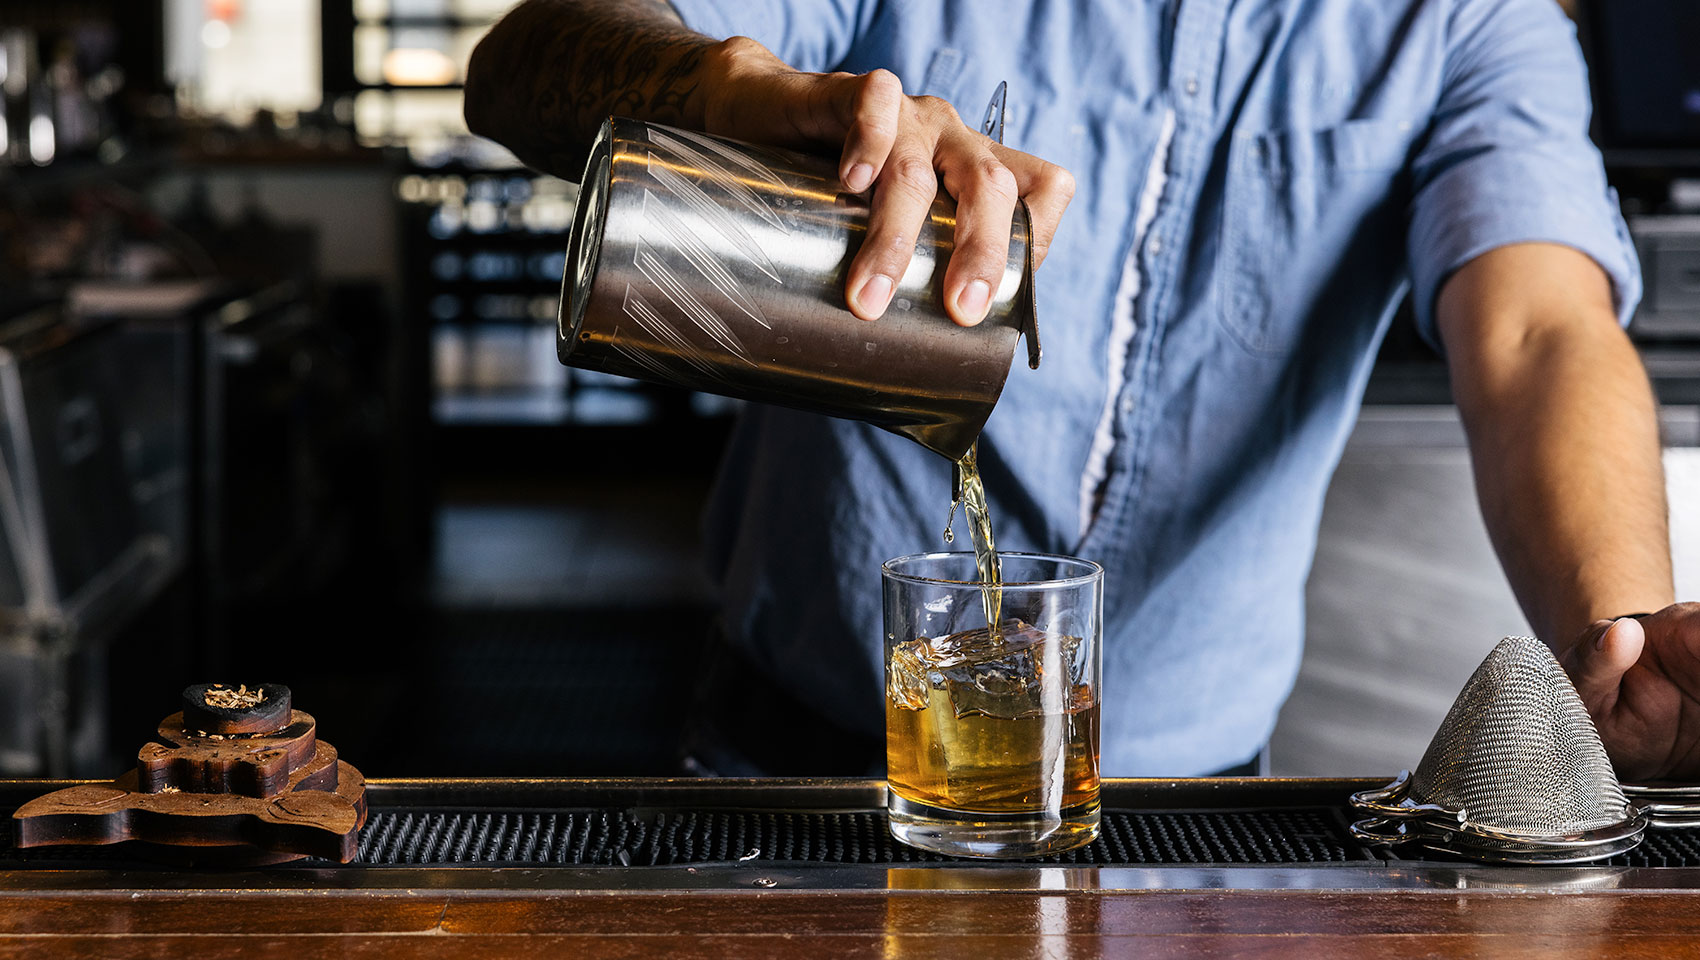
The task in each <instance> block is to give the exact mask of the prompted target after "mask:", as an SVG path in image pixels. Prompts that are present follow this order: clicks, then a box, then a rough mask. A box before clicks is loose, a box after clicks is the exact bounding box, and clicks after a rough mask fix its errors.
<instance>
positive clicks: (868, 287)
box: [856, 273, 891, 317]
mask: <svg viewBox="0 0 1700 960" xmlns="http://www.w3.org/2000/svg"><path fill="white" fill-rule="evenodd" d="M890 302H891V278H890V277H888V276H886V275H885V274H883V273H876V274H874V275H873V276H871V277H869V278H868V279H867V281H866V282H864V283H863V284H862V289H860V290H858V291H856V305H857V306H859V307H861V308H862V312H863V313H864V314H866V315H868V316H870V317H877V316H879V315H880V314H882V313H884V312H885V305H886V304H887V303H890Z"/></svg>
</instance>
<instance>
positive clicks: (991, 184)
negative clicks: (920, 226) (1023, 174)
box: [979, 156, 1017, 203]
mask: <svg viewBox="0 0 1700 960" xmlns="http://www.w3.org/2000/svg"><path fill="white" fill-rule="evenodd" d="M979 179H980V182H981V183H982V184H983V189H984V190H985V191H986V192H987V193H989V194H991V195H992V196H994V197H997V198H998V199H1000V200H1008V201H1010V202H1011V203H1013V202H1015V198H1016V196H1017V188H1016V184H1015V174H1013V173H1011V172H1010V169H1009V168H1008V167H1006V166H1004V165H1003V164H1002V163H1001V162H999V161H998V159H997V158H996V157H992V156H987V157H983V158H981V160H980V163H979Z"/></svg>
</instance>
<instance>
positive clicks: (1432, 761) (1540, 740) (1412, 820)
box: [1352, 637, 1646, 862]
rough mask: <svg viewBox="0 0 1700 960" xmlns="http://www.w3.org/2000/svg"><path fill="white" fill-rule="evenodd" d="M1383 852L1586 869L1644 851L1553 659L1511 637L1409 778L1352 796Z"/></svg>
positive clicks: (1361, 828)
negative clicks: (1419, 850)
mask: <svg viewBox="0 0 1700 960" xmlns="http://www.w3.org/2000/svg"><path fill="white" fill-rule="evenodd" d="M1352 805H1353V806H1355V807H1357V808H1358V809H1360V810H1364V811H1366V812H1369V813H1372V814H1375V815H1376V816H1375V819H1372V820H1366V821H1363V822H1361V823H1358V824H1354V825H1353V832H1354V833H1355V834H1357V835H1358V836H1359V837H1360V838H1361V839H1365V840H1369V841H1371V842H1377V843H1400V842H1405V841H1418V842H1421V843H1423V844H1424V845H1425V846H1428V847H1430V848H1431V849H1437V850H1444V851H1446V852H1449V853H1456V854H1459V855H1462V856H1467V857H1473V858H1476V859H1487V860H1500V861H1514V862H1580V861H1586V860H1594V859H1599V858H1602V857H1608V856H1611V855H1612V854H1615V853H1619V852H1621V851H1623V850H1627V849H1629V848H1631V847H1633V846H1634V845H1635V844H1636V843H1638V842H1640V839H1641V834H1642V831H1643V830H1644V829H1645V826H1646V821H1645V819H1644V818H1643V817H1642V815H1641V812H1640V811H1639V810H1638V809H1637V808H1636V807H1635V806H1634V805H1632V804H1631V803H1630V802H1629V799H1628V798H1627V797H1626V796H1624V792H1623V788H1622V787H1621V786H1619V784H1618V781H1617V774H1616V773H1615V772H1614V771H1613V770H1612V765H1611V759H1610V758H1609V757H1608V756H1607V755H1606V750H1605V745H1604V744H1603V743H1601V742H1600V735H1599V732H1598V731H1597V730H1595V728H1594V723H1593V720H1592V719H1591V718H1589V716H1588V711H1587V709H1586V708H1585V707H1583V706H1582V699H1581V698H1580V697H1579V696H1577V695H1576V688H1575V687H1573V686H1571V684H1570V678H1569V677H1567V676H1565V673H1564V669H1563V668H1562V667H1560V666H1559V665H1558V661H1556V660H1554V659H1553V656H1552V653H1551V651H1549V650H1548V649H1547V648H1546V645H1545V644H1543V643H1541V642H1540V641H1539V640H1535V639H1533V638H1530V637H1507V638H1506V639H1504V640H1502V641H1500V643H1499V645H1498V646H1496V647H1495V648H1494V649H1493V652H1492V653H1490V654H1488V657H1487V659H1486V660H1484V661H1483V662H1482V665H1481V666H1480V667H1478V668H1476V672H1475V673H1474V674H1472V675H1471V676H1470V679H1469V681H1468V682H1467V683H1465V684H1464V689H1463V690H1462V691H1461V692H1460V693H1459V694H1458V699H1457V700H1456V701H1455V702H1454V703H1453V704H1452V709H1451V710H1449V711H1447V714H1446V719H1444V720H1442V721H1441V724H1440V729H1439V730H1437V731H1435V735H1434V740H1433V741H1431V742H1430V743H1429V747H1428V750H1427V752H1425V753H1424V754H1423V758H1422V761H1421V762H1420V763H1419V764H1418V765H1417V770H1416V773H1415V774H1413V775H1405V774H1401V775H1400V777H1399V779H1397V780H1395V781H1394V782H1393V783H1392V784H1389V785H1388V786H1387V787H1385V788H1383V789H1381V790H1372V791H1366V792H1363V793H1359V794H1356V795H1354V796H1353V797H1352Z"/></svg>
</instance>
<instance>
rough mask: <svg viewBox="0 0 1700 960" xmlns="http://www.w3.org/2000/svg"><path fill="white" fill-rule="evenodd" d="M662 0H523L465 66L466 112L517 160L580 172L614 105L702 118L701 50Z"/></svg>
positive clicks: (673, 118)
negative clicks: (512, 153) (603, 122)
mask: <svg viewBox="0 0 1700 960" xmlns="http://www.w3.org/2000/svg"><path fill="white" fill-rule="evenodd" d="M713 45H714V41H713V40H710V39H709V38H707V37H704V36H702V35H701V34H698V33H693V32H691V31H690V30H687V29H686V28H685V26H684V24H683V23H682V22H681V21H680V20H679V16H678V14H677V13H675V12H674V11H673V8H672V7H671V6H670V5H669V4H668V3H667V0H526V2H525V3H522V4H520V5H519V6H518V7H515V8H514V9H513V10H512V11H511V12H509V13H508V15H507V16H506V17H504V18H503V19H502V21H501V22H500V23H498V24H496V26H495V27H494V28H493V29H491V31H490V33H489V35H488V36H486V37H485V38H484V39H483V40H482V41H480V42H479V44H478V47H477V49H475V50H474V51H473V52H472V60H471V62H470V63H469V64H468V65H467V71H466V122H467V126H469V127H470V128H471V129H472V131H473V132H474V133H478V134H482V135H483V136H487V137H490V138H491V139H494V140H497V141H499V142H501V143H502V144H504V145H505V146H507V147H508V149H510V150H512V151H513V152H514V153H515V155H517V156H518V157H519V158H520V159H521V160H524V161H525V162H526V163H528V164H530V165H531V166H533V167H536V168H538V169H540V170H544V171H547V172H549V173H553V174H555V175H557V176H563V177H568V178H576V177H578V176H579V174H580V172H581V171H582V168H583V165H584V157H585V154H586V152H587V151H588V150H589V147H590V142H591V140H592V139H594V138H595V136H596V131H597V129H598V128H599V127H600V126H601V125H602V121H603V119H604V118H606V117H607V116H609V115H610V114H619V115H622V116H635V117H642V118H645V119H649V120H659V121H662V122H667V123H679V124H684V125H688V126H700V125H701V114H702V104H701V102H700V97H699V96H698V92H699V88H700V86H701V78H700V71H701V67H702V62H703V56H704V54H705V53H706V52H707V51H708V49H709V48H710V47H711V46H713Z"/></svg>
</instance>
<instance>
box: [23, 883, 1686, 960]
mask: <svg viewBox="0 0 1700 960" xmlns="http://www.w3.org/2000/svg"><path fill="white" fill-rule="evenodd" d="M1697 907H1700V894H1681V893H1644V892H1613V893H1589V894H1539V895H1529V894H1506V893H1479V892H1477V893H1456V894H1448V893H1415V892H1355V893H1354V892H1347V893H1341V892H1322V891H1218V892H1198V891H1172V892H1171V891H1140V892H1133V891H1116V892H1110V891H1096V892H1093V891H1057V892H1043V893H1041V892H975V893H949V892H937V891H884V892H877V891H849V892H842V891H839V892H826V891H810V892H775V891H759V892H758V891H750V892H743V893H731V894H728V893H700V892H699V893H612V894H610V893H603V894H590V895H586V894H571V895H560V894H550V895H535V896H523V897H515V896H499V897H474V896H466V895H456V894H442V893H429V892H423V891H419V892H389V893H381V894H380V893H371V892H361V893H350V892H331V893H316V892H314V891H312V890H299V891H291V892H288V893H284V894H263V895H262V894H255V893H224V892H212V891H209V892H205V893H194V894H186V893H181V892H126V891H112V892H108V893H98V894H96V893H80V894H77V895H75V896H53V895H30V894H18V893H5V894H0V957H26V956H27V957H41V958H58V957H64V958H95V957H101V958H112V960H119V958H129V957H137V958H141V957H164V956H178V957H192V958H197V960H224V958H229V960H258V958H269V957H280V958H281V957H289V958H296V960H310V958H319V957H368V956H369V957H382V958H386V960H404V958H438V957H477V958H482V960H498V958H506V957H542V956H550V957H597V958H628V957H629V958H650V957H673V958H690V957H702V958H725V957H752V958H758V957H760V958H765V957H804V958H807V960H831V958H838V957H881V958H887V960H890V958H907V957H915V958H940V960H944V958H955V957H961V958H968V960H993V958H1029V957H1031V958H1084V957H1134V956H1137V957H1201V956H1204V957H1215V956H1221V957H1303V958H1310V960H1322V958H1331V957H1398V958H1416V957H1489V958H1507V960H1509V958H1521V957H1531V958H1533V957H1540V958H1569V957H1575V958H1604V957H1621V958H1643V957H1645V958H1649V960H1651V958H1662V960H1675V958H1683V957H1700V909H1697Z"/></svg>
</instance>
